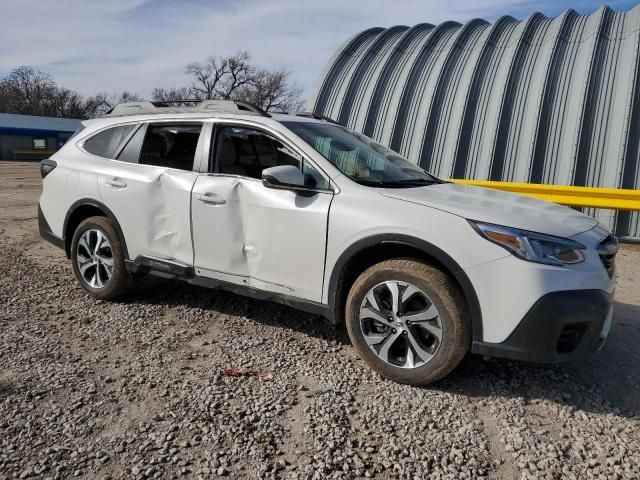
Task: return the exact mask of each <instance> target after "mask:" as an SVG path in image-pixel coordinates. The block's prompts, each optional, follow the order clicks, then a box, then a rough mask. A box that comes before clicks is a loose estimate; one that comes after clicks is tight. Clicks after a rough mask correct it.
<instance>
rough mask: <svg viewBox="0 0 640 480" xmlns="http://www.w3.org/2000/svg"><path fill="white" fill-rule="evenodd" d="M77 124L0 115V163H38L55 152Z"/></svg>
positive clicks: (39, 118)
mask: <svg viewBox="0 0 640 480" xmlns="http://www.w3.org/2000/svg"><path fill="white" fill-rule="evenodd" d="M79 127H80V120H74V119H70V118H53V117H37V116H33V115H15V114H12V113H0V160H41V159H43V158H46V157H48V156H49V155H51V154H52V153H54V152H55V151H56V150H58V149H59V148H60V147H61V146H62V145H64V142H66V141H67V140H68V139H69V137H70V136H71V135H73V132H75V131H76V129H77V128H79Z"/></svg>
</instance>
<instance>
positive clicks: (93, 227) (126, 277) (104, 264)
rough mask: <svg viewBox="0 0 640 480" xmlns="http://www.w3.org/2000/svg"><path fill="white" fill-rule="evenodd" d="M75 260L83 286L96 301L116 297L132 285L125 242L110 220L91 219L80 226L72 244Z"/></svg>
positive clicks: (75, 271)
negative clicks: (126, 261) (126, 262)
mask: <svg viewBox="0 0 640 480" xmlns="http://www.w3.org/2000/svg"><path fill="white" fill-rule="evenodd" d="M71 261H72V265H73V272H74V273H75V275H76V278H77V279H78V281H79V282H80V285H82V287H83V288H84V289H85V290H86V291H87V292H89V293H90V294H91V295H93V296H94V297H96V298H100V299H104V300H108V299H111V298H116V297H117V296H119V295H121V294H123V293H124V292H125V291H126V290H127V289H129V288H130V287H131V285H132V279H131V276H130V274H129V272H127V270H126V268H125V265H124V253H123V248H122V243H121V242H120V238H119V237H118V234H117V233H116V231H115V229H114V228H113V225H112V223H111V220H109V219H108V218H106V217H90V218H87V219H86V220H83V221H82V222H81V223H80V225H78V228H77V229H76V231H75V232H74V234H73V240H72V242H71Z"/></svg>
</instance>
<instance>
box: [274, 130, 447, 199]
mask: <svg viewBox="0 0 640 480" xmlns="http://www.w3.org/2000/svg"><path fill="white" fill-rule="evenodd" d="M282 124H283V125H285V126H286V127H287V128H289V129H290V130H291V131H293V132H294V133H295V134H296V135H298V136H299V137H301V138H302V139H303V140H304V141H305V142H307V143H308V144H309V145H310V146H311V147H313V148H314V150H316V151H317V152H318V153H320V154H321V155H322V156H323V157H324V158H326V159H327V160H329V162H331V163H332V164H333V165H334V166H335V167H336V168H338V169H339V170H340V171H341V172H342V173H344V174H345V175H346V176H348V177H349V178H351V179H352V180H353V181H355V182H357V183H360V184H362V185H367V186H373V187H382V188H386V187H388V188H403V187H415V186H422V185H430V184H433V183H441V180H438V179H437V178H436V177H434V176H433V175H431V174H430V173H427V172H426V171H424V170H423V169H422V168H420V167H418V166H417V165H414V164H413V163H411V162H409V161H408V160H406V159H404V158H403V157H401V156H400V155H398V154H397V153H395V152H394V151H392V150H389V149H388V148H386V147H383V146H382V145H380V144H379V143H376V142H374V141H373V140H372V139H370V138H369V137H366V136H364V135H362V134H360V133H357V132H354V131H351V130H348V129H346V128H344V127H341V126H340V125H334V124H330V123H321V122H302V121H285V122H282Z"/></svg>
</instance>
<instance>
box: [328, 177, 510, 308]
mask: <svg viewBox="0 0 640 480" xmlns="http://www.w3.org/2000/svg"><path fill="white" fill-rule="evenodd" d="M422 188H429V187H422ZM341 189H342V191H341V193H340V194H339V195H336V197H335V198H334V201H333V204H332V207H331V215H330V216H329V231H328V245H327V263H326V264H327V268H326V270H325V281H324V285H325V291H324V293H323V302H324V303H329V300H330V296H331V294H332V292H330V291H329V290H330V289H329V287H330V278H331V275H332V272H333V270H334V268H336V266H337V264H338V262H339V260H340V257H341V256H342V254H343V252H345V251H347V250H348V249H349V247H351V246H352V245H354V244H356V243H357V242H359V241H360V240H363V239H366V238H367V237H373V236H376V235H383V234H384V235H389V234H396V235H399V236H400V235H404V236H408V237H413V238H416V239H418V240H421V241H423V242H427V243H429V244H431V245H432V246H434V247H436V248H438V249H440V250H442V251H443V252H445V253H446V254H447V255H448V256H449V257H451V259H452V260H453V261H454V262H455V263H457V264H458V266H459V267H460V268H461V269H463V270H464V269H468V268H471V267H474V266H476V265H480V264H482V263H486V262H490V261H493V260H496V259H499V258H502V257H505V256H508V255H509V254H508V253H507V252H506V251H505V250H504V249H503V248H501V247H499V246H497V245H495V244H493V243H491V242H487V241H486V240H484V239H483V238H481V237H480V236H479V235H478V234H477V233H476V232H475V231H474V230H473V228H472V227H471V226H470V225H469V223H468V222H467V221H466V220H465V219H464V218H461V217H459V216H456V215H453V214H450V213H447V212H444V211H442V210H437V209H434V208H430V207H425V206H422V205H417V204H414V203H409V202H404V201H402V200H396V199H393V198H389V197H385V196H382V195H380V194H379V193H378V191H377V190H376V189H373V188H367V187H361V186H359V185H356V184H354V186H349V185H341Z"/></svg>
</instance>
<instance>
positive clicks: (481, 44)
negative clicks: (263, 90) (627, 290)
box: [310, 5, 640, 237]
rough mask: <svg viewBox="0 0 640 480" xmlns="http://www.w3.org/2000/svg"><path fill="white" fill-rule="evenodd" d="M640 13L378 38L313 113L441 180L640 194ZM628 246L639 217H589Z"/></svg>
mask: <svg viewBox="0 0 640 480" xmlns="http://www.w3.org/2000/svg"><path fill="white" fill-rule="evenodd" d="M639 47H640V5H639V6H636V7H635V8H633V9H632V10H630V11H627V12H615V11H613V10H611V9H610V8H608V7H603V8H601V9H599V10H598V11H596V12H595V13H593V14H591V15H579V14H577V13H576V12H575V11H573V10H569V11H567V12H565V13H564V14H563V15H561V16H559V17H557V18H553V19H550V18H547V17H545V16H544V15H542V14H539V13H536V14H533V15H532V16H531V17H529V18H528V19H527V20H525V21H517V20H515V19H514V18H512V17H508V16H506V17H502V18H500V19H498V20H497V21H496V22H495V23H493V24H490V23H488V22H486V21H484V20H479V19H476V20H472V21H470V22H468V23H467V24H465V25H461V24H459V23H456V22H445V23H442V24H440V25H437V26H433V25H430V24H427V23H424V24H419V25H416V26H414V27H411V28H409V27H407V26H395V27H391V28H387V29H384V28H370V29H368V30H365V31H363V32H361V33H359V34H357V35H355V36H353V37H352V38H350V39H349V40H347V41H346V42H345V43H344V44H343V45H342V46H341V47H340V48H339V49H338V50H337V51H336V52H335V54H334V55H333V56H332V57H331V58H330V60H329V62H328V63H327V65H326V66H325V68H324V71H323V72H322V74H321V77H320V80H319V82H318V85H317V87H316V91H315V92H314V93H313V95H312V98H311V102H310V104H311V105H312V106H313V111H314V112H316V113H318V114H322V115H326V116H328V117H332V118H335V119H337V120H338V122H339V123H341V124H343V125H346V126H348V127H350V128H353V129H356V130H359V131H361V132H363V133H365V134H366V135H369V136H371V137H373V138H374V139H376V140H378V141H379V142H381V143H382V144H384V145H387V146H389V147H391V148H392V149H393V150H396V151H398V152H399V153H401V154H403V155H404V156H406V157H407V158H409V159H410V160H412V161H414V162H416V163H419V164H420V165H422V166H423V167H424V168H426V169H428V170H430V171H431V172H432V173H434V174H436V175H439V176H442V177H454V178H473V179H479V180H502V181H518V182H532V183H549V184H560V185H588V186H596V187H611V188H640V178H639V163H640V162H639V160H638V158H639V155H640V150H639V145H640V108H639V107H640V76H639V75H638V74H639V73H640V63H639V61H638V53H639ZM589 213H591V214H593V215H595V216H597V217H598V218H599V219H600V220H602V221H603V222H604V223H606V224H608V225H609V226H610V227H615V229H616V232H617V233H618V234H620V235H632V236H636V237H638V236H640V223H639V222H638V214H629V213H626V212H622V213H620V214H619V215H615V214H614V213H613V212H606V211H598V212H595V211H590V212H589Z"/></svg>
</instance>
